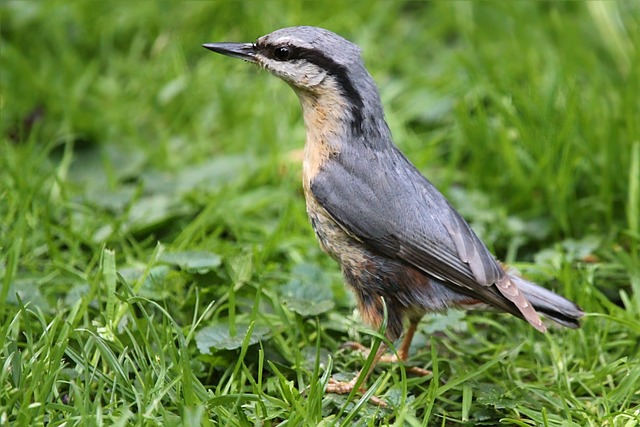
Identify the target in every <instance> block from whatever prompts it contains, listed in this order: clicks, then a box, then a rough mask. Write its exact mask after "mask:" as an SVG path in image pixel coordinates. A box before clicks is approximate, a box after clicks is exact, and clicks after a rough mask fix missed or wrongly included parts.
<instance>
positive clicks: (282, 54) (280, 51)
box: [273, 47, 291, 61]
mask: <svg viewBox="0 0 640 427" xmlns="http://www.w3.org/2000/svg"><path fill="white" fill-rule="evenodd" d="M273 56H274V58H276V59H277V60H278V61H286V60H287V59H289V58H290V57H291V49H289V48H288V47H277V48H275V49H274V51H273Z"/></svg>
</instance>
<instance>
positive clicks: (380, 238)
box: [311, 148, 544, 330]
mask: <svg viewBox="0 0 640 427" xmlns="http://www.w3.org/2000/svg"><path fill="white" fill-rule="evenodd" d="M346 149H347V150H350V148H346ZM363 157H365V158H363ZM311 192H312V194H313V195H314V197H315V198H316V200H317V201H318V203H320V205H321V206H322V207H323V208H324V209H325V210H326V211H327V213H329V215H331V216H332V217H333V219H334V220H335V221H336V222H337V223H338V224H339V225H340V226H341V227H342V228H343V229H344V230H345V232H347V233H348V234H350V235H352V236H353V237H355V238H356V239H358V240H359V241H361V242H363V243H365V244H366V245H368V246H369V247H370V248H371V249H372V250H374V251H376V252H377V253H380V254H383V255H385V256H387V257H391V258H394V259H400V260H402V261H404V262H406V263H408V264H410V265H412V266H414V267H415V268H418V269H420V270H422V271H424V272H425V273H427V274H429V275H431V276H433V277H435V278H437V279H439V280H441V281H442V282H443V283H445V284H446V285H447V286H449V287H451V288H453V289H457V290H458V291H459V292H461V293H463V294H466V295H469V296H472V297H474V298H477V299H479V300H481V301H483V302H486V303H488V304H491V305H494V306H496V307H498V308H501V309H503V310H505V311H507V312H510V313H512V314H515V315H516V316H519V317H522V318H524V319H526V320H527V321H529V322H530V323H531V324H532V325H533V326H534V327H536V328H537V329H540V330H543V328H544V326H543V325H542V323H541V321H540V318H539V317H538V315H537V313H536V312H535V310H534V309H533V307H532V306H531V305H530V304H529V303H528V301H527V300H526V298H525V297H524V295H523V294H522V292H520V291H519V290H518V288H517V286H516V285H515V284H514V283H513V282H511V280H510V279H509V276H508V275H507V274H506V273H505V272H504V270H503V269H502V267H500V265H499V264H498V263H497V261H496V260H495V259H494V258H493V256H492V255H491V253H490V252H489V251H488V249H487V248H486V246H485V245H484V244H483V243H482V242H481V241H480V239H479V238H478V237H477V236H476V235H475V233H474V232H473V231H472V230H471V228H470V227H469V225H468V224H467V223H466V221H465V220H464V219H463V218H462V217H461V216H460V215H459V214H458V213H457V212H456V211H455V209H453V207H452V206H451V205H450V204H449V203H448V202H447V200H446V199H445V198H444V196H442V194H441V193H440V192H439V191H438V190H437V189H436V188H435V187H434V186H433V185H432V184H431V183H430V182H429V181H428V180H427V179H426V178H424V177H423V176H422V175H421V174H420V173H419V172H418V171H417V169H415V167H413V165H411V163H410V162H409V161H408V160H407V159H406V158H405V157H404V156H403V155H402V154H401V153H400V152H399V151H398V150H397V149H395V148H390V149H385V150H380V151H373V150H370V151H367V152H364V153H363V152H362V150H359V152H356V150H352V151H351V152H347V153H345V152H343V153H340V154H339V155H338V156H337V157H336V158H335V159H334V161H332V162H329V163H327V164H326V165H325V166H324V168H323V169H322V170H321V171H320V173H319V174H318V175H317V176H316V177H315V178H314V179H313V181H312V182H311Z"/></svg>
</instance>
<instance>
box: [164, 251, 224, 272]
mask: <svg viewBox="0 0 640 427" xmlns="http://www.w3.org/2000/svg"><path fill="white" fill-rule="evenodd" d="M159 261H160V262H164V263H167V264H172V265H175V266H177V267H180V268H181V269H182V270H185V271H187V272H189V273H198V274H205V273H208V272H209V271H212V270H215V269H216V268H218V267H220V264H221V263H222V257H220V255H218V254H214V253H213V252H208V251H184V252H173V253H164V254H162V255H160V258H159Z"/></svg>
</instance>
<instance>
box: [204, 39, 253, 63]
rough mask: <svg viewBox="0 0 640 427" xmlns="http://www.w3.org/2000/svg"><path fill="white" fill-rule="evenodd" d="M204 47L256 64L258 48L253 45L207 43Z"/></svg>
mask: <svg viewBox="0 0 640 427" xmlns="http://www.w3.org/2000/svg"><path fill="white" fill-rule="evenodd" d="M202 47H204V48H205V49H209V50H212V51H214V52H216V53H220V54H222V55H227V56H231V57H233V58H239V59H244V60H245V61H249V62H256V48H255V45H254V44H253V43H205V44H203V45H202Z"/></svg>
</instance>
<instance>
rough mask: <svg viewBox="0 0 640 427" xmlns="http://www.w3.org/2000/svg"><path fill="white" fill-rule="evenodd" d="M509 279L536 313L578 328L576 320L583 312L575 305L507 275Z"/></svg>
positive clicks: (527, 282)
mask: <svg viewBox="0 0 640 427" xmlns="http://www.w3.org/2000/svg"><path fill="white" fill-rule="evenodd" d="M509 278H510V279H511V281H512V282H513V283H515V285H516V286H517V287H518V289H520V291H522V293H523V294H524V296H525V297H526V298H527V300H528V301H529V302H530V303H531V305H532V306H533V308H535V309H536V311H538V312H540V313H542V314H544V315H545V316H546V317H548V318H549V319H551V320H553V321H554V322H557V323H559V324H561V325H563V326H567V327H569V328H574V329H575V328H579V327H580V323H579V322H578V319H580V318H581V317H582V316H583V315H584V312H583V311H582V309H581V308H580V307H578V306H577V305H576V304H575V303H573V302H572V301H569V300H568V299H566V298H564V297H561V296H560V295H558V294H556V293H553V292H551V291H550V290H548V289H545V288H543V287H541V286H538V285H536V284H535V283H532V282H529V281H528V280H525V279H523V278H522V277H518V276H516V275H515V274H509Z"/></svg>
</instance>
